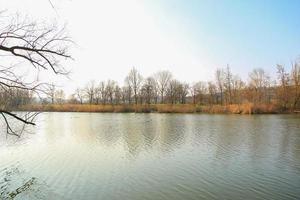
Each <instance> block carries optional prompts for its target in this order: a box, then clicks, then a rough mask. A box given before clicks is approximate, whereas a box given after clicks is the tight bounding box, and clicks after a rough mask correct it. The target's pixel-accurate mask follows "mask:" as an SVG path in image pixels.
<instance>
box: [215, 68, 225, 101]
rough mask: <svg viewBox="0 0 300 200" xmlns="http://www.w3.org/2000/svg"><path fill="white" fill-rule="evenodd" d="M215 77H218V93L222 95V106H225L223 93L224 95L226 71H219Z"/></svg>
mask: <svg viewBox="0 0 300 200" xmlns="http://www.w3.org/2000/svg"><path fill="white" fill-rule="evenodd" d="M215 76H216V83H217V87H218V92H219V93H220V98H221V104H223V96H224V95H223V93H224V84H225V77H224V70H223V69H217V71H216V74H215Z"/></svg>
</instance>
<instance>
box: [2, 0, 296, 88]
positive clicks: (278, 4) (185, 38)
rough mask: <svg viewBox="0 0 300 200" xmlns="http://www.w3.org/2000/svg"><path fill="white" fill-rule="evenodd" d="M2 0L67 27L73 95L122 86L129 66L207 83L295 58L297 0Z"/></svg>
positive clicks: (61, 81) (66, 82)
mask: <svg viewBox="0 0 300 200" xmlns="http://www.w3.org/2000/svg"><path fill="white" fill-rule="evenodd" d="M52 3H53V5H54V9H53V8H52V7H51V5H50V3H49V1H48V0H0V8H1V10H3V9H5V10H7V11H8V12H10V13H15V12H18V13H20V14H23V15H27V16H29V17H30V18H32V19H38V20H41V21H47V22H53V21H56V22H57V23H58V24H65V23H66V24H67V29H68V33H69V35H70V37H71V38H72V39H73V41H74V42H75V43H76V45H74V46H73V47H72V49H71V52H72V56H73V58H74V61H72V62H68V63H66V64H67V65H68V67H67V68H68V69H71V74H70V76H69V78H65V77H59V78H57V79H55V82H56V83H57V84H58V85H59V86H61V87H63V89H65V90H66V91H67V93H71V92H72V90H74V89H75V88H76V87H84V85H85V84H86V83H87V82H89V81H90V80H95V81H96V82H99V81H101V80H107V79H113V80H116V81H118V82H119V83H120V84H122V83H123V81H124V78H125V76H126V75H127V73H128V72H129V70H130V69H131V68H132V67H135V68H137V69H138V70H139V71H140V73H141V74H142V75H143V76H145V77H146V76H150V75H152V74H153V73H155V72H157V71H159V70H169V71H171V72H172V73H173V75H174V77H175V78H177V79H179V80H181V81H186V82H195V81H199V80H202V81H208V80H212V79H213V78H214V73H215V70H216V69H217V68H221V67H225V66H226V65H227V64H228V65H229V66H230V67H231V69H232V71H233V73H234V74H239V75H240V76H241V77H242V78H244V79H247V76H248V73H249V72H250V71H251V70H252V69H253V68H263V69H265V70H266V71H267V72H268V73H269V74H270V75H273V76H275V73H276V64H283V65H285V66H286V68H287V69H290V63H291V62H292V61H293V60H295V59H297V58H298V57H299V55H300V20H299V19H300V12H299V8H300V1H298V0H284V1H279V0H263V1H262V0H251V1H244V0H243V1H242V0H223V1H221V0H219V1H216V0H93V1H92V0H85V1H83V0H52Z"/></svg>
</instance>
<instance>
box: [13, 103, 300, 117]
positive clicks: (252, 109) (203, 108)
mask: <svg viewBox="0 0 300 200" xmlns="http://www.w3.org/2000/svg"><path fill="white" fill-rule="evenodd" d="M13 110H14V111H25V112H86V113H191V114H192V113H194V114H240V115H249V114H250V115H251V114H300V111H299V110H287V109H286V110H283V109H281V108H280V107H278V106H276V105H273V104H261V105H253V104H230V105H194V104H150V105H144V104H143V105H140V104H138V105H102V104H98V105H94V104H92V105H90V104H47V105H41V104H36V105H26V106H22V107H19V108H17V109H13Z"/></svg>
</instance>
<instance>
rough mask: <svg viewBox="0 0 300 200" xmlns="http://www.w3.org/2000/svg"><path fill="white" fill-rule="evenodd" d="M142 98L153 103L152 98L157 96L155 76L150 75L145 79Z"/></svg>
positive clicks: (148, 102)
mask: <svg viewBox="0 0 300 200" xmlns="http://www.w3.org/2000/svg"><path fill="white" fill-rule="evenodd" d="M141 93H142V98H144V99H145V102H146V103H147V104H151V100H153V99H154V102H155V97H156V82H155V80H154V78H153V77H148V78H146V79H145V81H144V84H143V86H142V88H141Z"/></svg>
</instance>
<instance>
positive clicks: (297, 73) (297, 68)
mask: <svg viewBox="0 0 300 200" xmlns="http://www.w3.org/2000/svg"><path fill="white" fill-rule="evenodd" d="M291 81H292V84H293V90H294V95H293V96H294V102H293V108H294V109H295V108H297V106H298V105H299V103H300V63H299V62H294V63H292V72H291Z"/></svg>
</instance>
